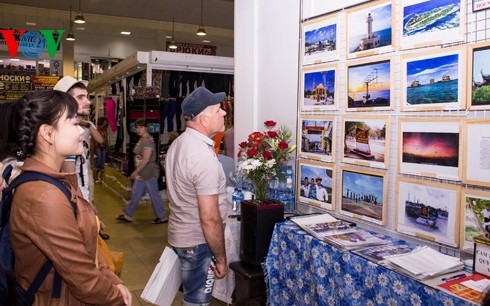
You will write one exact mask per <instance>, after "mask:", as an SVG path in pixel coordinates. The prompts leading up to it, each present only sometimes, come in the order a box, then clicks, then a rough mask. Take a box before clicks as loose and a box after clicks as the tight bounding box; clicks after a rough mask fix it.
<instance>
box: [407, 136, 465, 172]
mask: <svg viewBox="0 0 490 306" xmlns="http://www.w3.org/2000/svg"><path fill="white" fill-rule="evenodd" d="M402 161H403V162H404V163H414V164H425V165H437V166H446V167H455V168H458V162H459V134H458V133H430V132H403V145H402Z"/></svg>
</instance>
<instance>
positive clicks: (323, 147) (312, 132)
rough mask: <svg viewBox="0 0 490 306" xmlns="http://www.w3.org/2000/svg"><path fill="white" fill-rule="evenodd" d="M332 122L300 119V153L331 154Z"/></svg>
mask: <svg viewBox="0 0 490 306" xmlns="http://www.w3.org/2000/svg"><path fill="white" fill-rule="evenodd" d="M333 126H334V122H333V121H332V120H302V122H301V153H311V154H314V155H319V156H331V155H332V149H333V141H335V140H334V139H333V137H332V134H333Z"/></svg>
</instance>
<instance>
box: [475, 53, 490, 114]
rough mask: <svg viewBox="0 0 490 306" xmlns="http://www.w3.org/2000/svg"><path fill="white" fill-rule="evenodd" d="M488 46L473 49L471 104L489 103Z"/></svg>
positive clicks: (489, 71) (489, 73) (489, 54)
mask: <svg viewBox="0 0 490 306" xmlns="http://www.w3.org/2000/svg"><path fill="white" fill-rule="evenodd" d="M489 58H490V47H486V48H479V49H474V50H473V76H472V77H473V79H472V88H471V90H472V91H471V105H472V106H480V105H490V61H489V60H488V59H489Z"/></svg>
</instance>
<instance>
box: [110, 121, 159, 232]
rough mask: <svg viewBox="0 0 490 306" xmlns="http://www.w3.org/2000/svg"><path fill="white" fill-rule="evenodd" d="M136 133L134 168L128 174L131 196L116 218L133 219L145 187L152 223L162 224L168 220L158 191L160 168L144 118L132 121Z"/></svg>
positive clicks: (122, 219)
mask: <svg viewBox="0 0 490 306" xmlns="http://www.w3.org/2000/svg"><path fill="white" fill-rule="evenodd" d="M134 125H135V129H136V134H138V136H139V137H140V139H139V140H138V143H136V145H135V147H134V149H133V153H134V159H135V161H134V163H135V165H136V169H134V171H133V173H131V175H130V176H129V178H130V179H131V180H134V183H133V196H132V197H131V201H130V202H129V204H128V206H126V208H124V209H123V212H124V214H121V215H119V216H117V220H120V221H124V222H131V221H133V216H134V212H135V210H136V206H138V202H139V201H140V199H141V197H142V196H143V194H144V193H145V189H146V190H147V191H148V193H149V194H150V198H151V203H152V206H153V211H154V212H155V215H156V218H155V220H153V222H152V223H153V224H162V223H166V222H167V221H168V219H167V212H166V211H165V208H164V206H163V201H162V198H161V197H160V192H159V191H158V181H157V179H158V175H159V171H160V168H159V166H158V164H157V163H156V154H157V153H156V146H155V141H154V140H153V137H152V136H151V135H150V133H148V125H147V123H146V120H145V119H138V120H136V121H135V123H134Z"/></svg>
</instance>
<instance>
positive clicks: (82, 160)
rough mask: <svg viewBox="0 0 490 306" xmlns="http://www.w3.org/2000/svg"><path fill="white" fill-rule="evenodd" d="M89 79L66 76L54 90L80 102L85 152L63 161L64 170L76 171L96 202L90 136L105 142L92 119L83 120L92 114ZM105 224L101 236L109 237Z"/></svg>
mask: <svg viewBox="0 0 490 306" xmlns="http://www.w3.org/2000/svg"><path fill="white" fill-rule="evenodd" d="M87 86H88V81H85V80H82V81H78V80H76V79H75V78H74V77H71V76H65V77H63V78H62V79H60V80H59V81H58V83H56V85H55V86H54V88H53V89H54V90H58V91H62V92H66V93H68V94H70V95H71V96H72V97H73V98H75V101H77V103H78V111H77V115H78V124H79V125H80V126H81V127H82V128H83V135H82V141H83V152H82V154H80V155H76V156H75V155H73V156H68V157H67V159H66V160H65V162H64V163H63V168H62V170H63V171H64V172H66V173H72V172H76V173H77V176H78V186H80V189H81V190H82V195H83V198H84V199H85V200H87V201H90V202H91V203H92V204H94V180H93V176H92V167H90V158H89V155H90V137H91V136H93V137H94V140H95V141H96V142H97V143H103V141H104V139H103V138H102V135H100V133H99V132H98V131H97V128H96V127H95V125H94V124H93V123H92V122H90V121H85V120H82V118H83V117H86V116H88V115H90V104H91V103H92V102H90V100H89V98H88V92H87ZM104 229H105V225H104V223H103V222H101V232H100V236H101V237H102V238H103V239H109V237H110V236H109V235H108V234H104V233H102V230H104Z"/></svg>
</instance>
